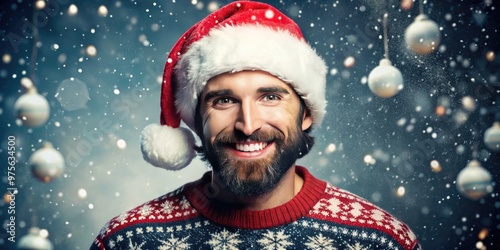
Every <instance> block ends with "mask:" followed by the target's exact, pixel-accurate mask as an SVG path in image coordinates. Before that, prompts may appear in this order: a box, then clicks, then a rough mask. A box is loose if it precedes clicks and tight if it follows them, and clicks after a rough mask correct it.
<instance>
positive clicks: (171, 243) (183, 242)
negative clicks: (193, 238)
mask: <svg viewBox="0 0 500 250" xmlns="http://www.w3.org/2000/svg"><path fill="white" fill-rule="evenodd" d="M188 238H189V236H187V237H184V238H182V239H179V238H174V235H173V234H171V235H170V239H167V240H166V241H165V240H160V242H161V243H163V245H161V246H159V247H158V250H184V249H189V246H190V244H189V243H187V239H188Z"/></svg>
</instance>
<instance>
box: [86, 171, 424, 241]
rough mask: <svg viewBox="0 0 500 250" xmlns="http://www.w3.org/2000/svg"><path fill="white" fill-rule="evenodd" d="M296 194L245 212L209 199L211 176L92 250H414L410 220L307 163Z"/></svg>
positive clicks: (106, 232) (126, 220) (147, 207)
mask: <svg viewBox="0 0 500 250" xmlns="http://www.w3.org/2000/svg"><path fill="white" fill-rule="evenodd" d="M296 169H297V170H296V172H297V174H299V175H300V176H301V177H302V178H303V179H304V184H303V187H302V189H301V190H300V192H299V193H298V194H297V195H296V196H295V197H294V198H293V199H292V200H290V201H289V202H287V203H285V204H283V205H280V206H278V207H275V208H271V209H266V210H261V211H250V210H244V209H238V208H234V207H230V206H228V205H227V204H225V205H224V204H221V203H219V202H217V201H216V200H215V199H211V197H212V196H211V195H210V194H211V193H210V191H209V190H210V189H208V187H209V186H210V175H209V174H208V173H207V174H205V175H204V176H203V177H202V178H201V179H200V180H198V181H196V182H193V183H189V184H186V185H184V186H183V187H181V188H179V189H178V190H176V191H173V192H171V193H168V194H166V195H163V196H161V197H159V198H157V199H154V200H151V201H149V202H146V203H144V204H143V205H141V206H139V207H136V208H134V209H132V210H130V211H128V212H125V213H123V214H121V215H119V216H117V217H115V218H113V219H112V220H111V221H109V222H108V223H107V224H106V225H105V226H104V228H103V229H102V230H101V232H100V233H99V235H98V236H97V238H96V239H95V241H94V242H93V244H92V246H91V249H143V250H149V249H159V250H166V249H178V250H182V249H332V250H333V249H359V250H363V249H418V248H419V245H418V244H417V239H416V237H415V235H414V234H413V232H412V231H411V230H410V229H409V228H408V226H407V225H405V224H404V223H402V222H401V221H399V220H398V219H396V218H394V217H393V216H391V215H390V214H388V213H387V212H385V211H383V210H382V209H380V208H378V207H376V206H375V205H373V204H371V203H370V202H368V201H367V200H365V199H362V198H360V197H358V196H356V195H354V194H351V193H349V192H347V191H344V190H342V189H340V188H337V187H334V186H331V185H330V184H328V183H326V182H323V181H321V180H319V179H317V178H315V177H314V176H312V175H311V174H310V173H309V172H308V171H307V170H306V169H305V168H303V167H299V166H298V167H297V168H296Z"/></svg>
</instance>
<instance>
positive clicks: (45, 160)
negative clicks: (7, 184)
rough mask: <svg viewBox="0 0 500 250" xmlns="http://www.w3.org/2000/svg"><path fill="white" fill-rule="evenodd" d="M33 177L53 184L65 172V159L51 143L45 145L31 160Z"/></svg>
mask: <svg viewBox="0 0 500 250" xmlns="http://www.w3.org/2000/svg"><path fill="white" fill-rule="evenodd" d="M29 165H30V166H31V171H32V172H33V175H34V176H35V177H36V178H37V179H39V180H41V181H43V182H45V183H48V182H51V181H52V180H54V179H56V178H58V177H59V176H61V175H62V173H63V172H64V168H65V167H64V158H63V156H62V154H61V153H59V151H57V150H56V149H54V147H53V146H52V144H51V143H48V142H46V143H44V145H43V146H42V148H40V149H38V150H37V151H36V152H35V153H33V155H31V157H30V159H29Z"/></svg>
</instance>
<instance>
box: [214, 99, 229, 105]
mask: <svg viewBox="0 0 500 250" xmlns="http://www.w3.org/2000/svg"><path fill="white" fill-rule="evenodd" d="M229 103H233V100H232V99H231V98H219V99H217V100H215V101H214V104H215V105H223V104H229Z"/></svg>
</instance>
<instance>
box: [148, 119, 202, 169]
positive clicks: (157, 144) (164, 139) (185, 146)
mask: <svg viewBox="0 0 500 250" xmlns="http://www.w3.org/2000/svg"><path fill="white" fill-rule="evenodd" d="M141 150H142V156H143V158H144V160H146V161H147V162H149V163H151V164H152V165H153V166H155V167H160V168H164V169H167V170H180V169H182V168H184V167H186V166H187V165H189V163H191V160H192V159H193V158H194V157H195V156H196V151H195V150H194V136H193V134H192V133H191V131H190V130H189V129H186V128H182V127H179V128H172V127H169V126H162V125H159V124H150V125H148V126H146V127H145V128H144V129H143V130H142V134H141Z"/></svg>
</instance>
